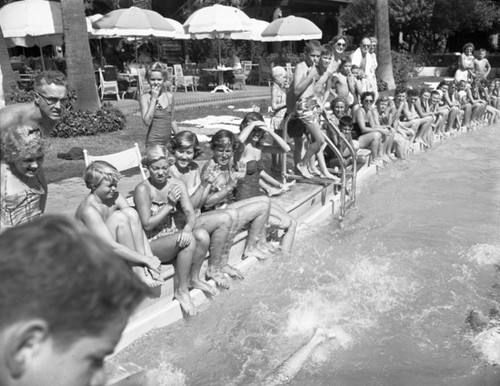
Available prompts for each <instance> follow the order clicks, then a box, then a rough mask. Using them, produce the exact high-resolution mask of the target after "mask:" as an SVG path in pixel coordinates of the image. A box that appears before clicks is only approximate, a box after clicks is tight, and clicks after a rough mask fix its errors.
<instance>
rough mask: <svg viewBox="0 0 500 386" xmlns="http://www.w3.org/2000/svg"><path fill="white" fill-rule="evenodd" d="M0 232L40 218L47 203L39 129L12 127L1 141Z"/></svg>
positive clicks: (42, 145)
mask: <svg viewBox="0 0 500 386" xmlns="http://www.w3.org/2000/svg"><path fill="white" fill-rule="evenodd" d="M2 155H3V159H2V161H1V163H0V179H1V183H0V187H1V194H0V204H1V206H0V233H1V232H2V231H4V230H6V229H7V228H11V227H15V226H17V225H20V224H23V223H26V222H28V221H32V220H34V219H36V218H38V217H40V216H41V215H42V214H43V212H44V210H45V203H46V201H47V183H46V182H45V178H44V176H43V173H42V169H41V167H42V163H43V158H44V144H43V141H42V138H41V134H40V130H38V129H33V128H32V127H30V126H14V127H12V128H10V129H9V130H7V132H6V133H5V134H4V137H3V141H2Z"/></svg>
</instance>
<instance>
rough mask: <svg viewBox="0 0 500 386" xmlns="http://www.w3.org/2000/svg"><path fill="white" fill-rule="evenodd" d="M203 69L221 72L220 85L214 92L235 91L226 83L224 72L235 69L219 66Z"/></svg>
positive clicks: (204, 69)
mask: <svg viewBox="0 0 500 386" xmlns="http://www.w3.org/2000/svg"><path fill="white" fill-rule="evenodd" d="M201 70H202V71H207V72H213V73H218V74H219V85H218V86H216V87H215V88H214V89H213V90H212V91H210V92H212V93H215V92H217V91H222V92H233V90H231V89H230V88H229V87H227V86H226V85H225V84H224V72H226V71H233V68H232V67H217V68H202V69H201Z"/></svg>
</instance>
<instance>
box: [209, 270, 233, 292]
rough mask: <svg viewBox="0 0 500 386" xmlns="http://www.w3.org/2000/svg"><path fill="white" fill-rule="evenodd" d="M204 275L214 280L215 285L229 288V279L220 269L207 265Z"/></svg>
mask: <svg viewBox="0 0 500 386" xmlns="http://www.w3.org/2000/svg"><path fill="white" fill-rule="evenodd" d="M206 275H207V277H208V278H209V279H212V280H213V281H215V284H217V286H219V287H221V288H224V289H229V280H228V279H227V278H226V275H224V272H222V271H221V270H218V269H212V268H210V267H208V269H207V273H206Z"/></svg>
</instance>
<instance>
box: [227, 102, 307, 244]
mask: <svg viewBox="0 0 500 386" xmlns="http://www.w3.org/2000/svg"><path fill="white" fill-rule="evenodd" d="M266 133H267V134H268V135H270V136H271V137H272V139H273V141H274V143H276V145H277V146H279V148H280V150H282V151H284V152H288V151H290V147H289V146H288V144H287V143H286V142H285V141H284V140H283V138H281V137H280V136H278V135H277V134H276V133H274V131H272V130H270V129H269V128H268V127H267V125H266V124H265V123H264V117H263V116H262V115H261V114H259V113H255V112H252V113H248V114H247V115H245V117H244V118H243V121H242V122H241V125H240V135H239V136H238V141H239V143H240V144H239V146H238V148H237V149H236V153H235V159H236V160H237V161H240V162H244V163H245V164H246V175H245V176H244V177H243V178H242V179H240V180H239V181H238V185H237V186H236V194H235V197H236V200H238V201H239V200H245V199H247V198H252V197H259V196H262V195H263V193H262V192H261V188H263V189H264V190H265V189H266V188H268V186H269V185H268V184H269V183H271V184H276V183H277V181H276V180H274V178H272V177H271V176H270V175H269V174H267V173H266V172H265V170H264V162H263V160H262V158H261V157H262V152H263V151H267V150H268V149H269V148H273V146H263V145H264V144H263V142H264V135H265V134H266ZM269 223H270V225H271V226H274V227H277V228H278V229H283V230H285V234H284V235H283V238H282V239H281V249H282V250H283V252H285V253H289V252H290V250H291V249H292V246H293V241H294V239H295V233H296V230H297V220H296V219H295V218H294V217H292V216H290V215H289V214H288V212H287V211H286V210H284V209H283V208H282V207H281V206H279V205H278V204H277V203H276V202H272V201H271V212H270V215H269Z"/></svg>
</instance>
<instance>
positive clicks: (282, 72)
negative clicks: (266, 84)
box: [271, 66, 286, 79]
mask: <svg viewBox="0 0 500 386" xmlns="http://www.w3.org/2000/svg"><path fill="white" fill-rule="evenodd" d="M271 75H272V77H273V79H276V78H277V77H278V76H280V75H286V70H285V68H284V67H281V66H274V67H273V69H272V70H271Z"/></svg>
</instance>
